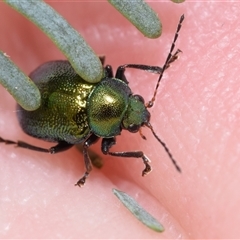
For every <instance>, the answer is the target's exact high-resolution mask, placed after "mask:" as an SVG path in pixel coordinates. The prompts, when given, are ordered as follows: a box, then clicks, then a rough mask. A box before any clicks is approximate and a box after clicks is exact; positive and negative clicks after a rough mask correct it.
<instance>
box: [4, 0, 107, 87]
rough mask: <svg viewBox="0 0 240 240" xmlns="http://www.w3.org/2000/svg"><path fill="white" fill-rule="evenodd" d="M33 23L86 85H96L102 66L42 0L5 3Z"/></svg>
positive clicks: (101, 73)
mask: <svg viewBox="0 0 240 240" xmlns="http://www.w3.org/2000/svg"><path fill="white" fill-rule="evenodd" d="M4 1H5V2H6V3H7V4H9V5H10V6H11V7H13V8H14V9H16V10H17V11H19V12H20V13H22V14H23V15H24V16H26V17H27V18H28V19H30V20H31V21H32V22H33V23H35V24H36V25H37V26H38V27H39V28H40V29H41V30H42V31H43V32H44V33H45V34H46V35H47V36H48V37H49V38H50V39H51V40H52V41H53V42H54V43H55V44H56V45H57V47H58V48H59V49H60V50H61V52H62V53H63V54H64V55H65V56H66V57H67V59H68V60H69V62H70V63H71V65H72V67H73V68H74V69H75V71H76V72H77V73H78V74H79V75H80V76H81V77H82V78H83V79H84V80H86V81H87V82H91V83H94V82H99V81H100V80H101V78H102V76H103V67H102V64H101V62H100V60H99V58H98V56H97V55H96V54H95V53H94V52H93V50H92V49H91V47H90V46H89V45H88V44H87V43H86V42H85V41H84V39H83V38H82V37H81V36H80V35H79V33H78V32H77V31H76V30H75V29H74V28H72V27H71V26H70V24H69V23H68V22H67V21H66V20H65V19H64V18H63V17H62V16H60V15H59V14H58V13H57V12H56V11H55V10H54V9H52V8H51V7H50V6H49V5H48V4H46V3H45V2H43V1H41V0H27V1H22V0H4Z"/></svg>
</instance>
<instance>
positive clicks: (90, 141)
mask: <svg viewBox="0 0 240 240" xmlns="http://www.w3.org/2000/svg"><path fill="white" fill-rule="evenodd" d="M98 139H99V137H97V136H96V135H94V134H92V135H91V136H90V137H89V138H88V139H87V140H86V141H85V142H84V143H83V158H84V163H85V167H86V172H85V173H84V175H83V177H82V178H80V179H79V180H78V181H77V183H76V184H75V186H79V187H82V186H83V185H84V183H85V182H86V178H87V177H88V175H89V173H90V172H91V171H92V163H91V159H90V157H89V155H88V148H89V147H90V146H91V145H93V144H94V143H96V141H97V140H98Z"/></svg>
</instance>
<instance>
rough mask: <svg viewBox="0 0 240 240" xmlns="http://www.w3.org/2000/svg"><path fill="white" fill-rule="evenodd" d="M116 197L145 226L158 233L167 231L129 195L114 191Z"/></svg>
mask: <svg viewBox="0 0 240 240" xmlns="http://www.w3.org/2000/svg"><path fill="white" fill-rule="evenodd" d="M112 191H113V193H114V195H115V196H116V197H117V198H118V199H119V200H120V202H122V204H123V205H124V206H125V207H126V208H127V209H128V210H129V211H130V212H131V213H132V214H133V215H134V216H135V217H136V218H137V219H138V220H139V221H140V222H142V223H143V224H144V225H145V226H147V227H148V228H150V229H152V230H154V231H156V232H163V231H164V230H165V229H164V227H163V226H162V224H161V223H159V222H158V221H157V220H156V219H155V218H154V217H153V216H152V215H150V214H149V213H148V212H147V211H146V210H144V209H143V208H142V207H141V206H140V205H139V204H138V203H137V202H136V201H135V200H134V199H133V198H132V197H130V196H129V195H128V194H127V193H125V192H122V191H119V190H117V189H115V188H113V189H112Z"/></svg>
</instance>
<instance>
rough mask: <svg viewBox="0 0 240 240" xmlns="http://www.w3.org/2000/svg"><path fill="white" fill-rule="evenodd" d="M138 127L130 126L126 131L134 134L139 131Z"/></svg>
mask: <svg viewBox="0 0 240 240" xmlns="http://www.w3.org/2000/svg"><path fill="white" fill-rule="evenodd" d="M139 128H140V126H139V125H135V124H131V125H130V126H129V127H128V129H127V130H128V131H129V132H132V133H135V132H137V131H138V130H139Z"/></svg>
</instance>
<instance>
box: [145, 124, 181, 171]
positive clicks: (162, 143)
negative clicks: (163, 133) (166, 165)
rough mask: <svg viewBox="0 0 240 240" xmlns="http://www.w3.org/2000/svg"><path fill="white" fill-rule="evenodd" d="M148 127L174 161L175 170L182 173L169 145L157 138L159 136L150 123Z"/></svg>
mask: <svg viewBox="0 0 240 240" xmlns="http://www.w3.org/2000/svg"><path fill="white" fill-rule="evenodd" d="M146 126H147V127H148V128H150V129H151V131H152V133H153V135H154V137H155V138H156V139H157V140H158V142H160V143H161V145H162V146H163V148H164V149H165V151H166V152H167V154H168V156H169V158H170V159H171V160H172V163H173V165H174V166H175V168H176V169H177V171H178V172H181V168H180V167H179V166H178V164H177V161H176V160H175V159H174V158H173V155H172V153H171V152H170V150H169V149H168V147H167V145H166V144H165V143H164V142H163V141H162V140H161V139H160V138H159V137H158V136H157V134H156V133H155V132H154V130H153V127H152V125H151V124H150V122H148V123H147V124H146Z"/></svg>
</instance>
